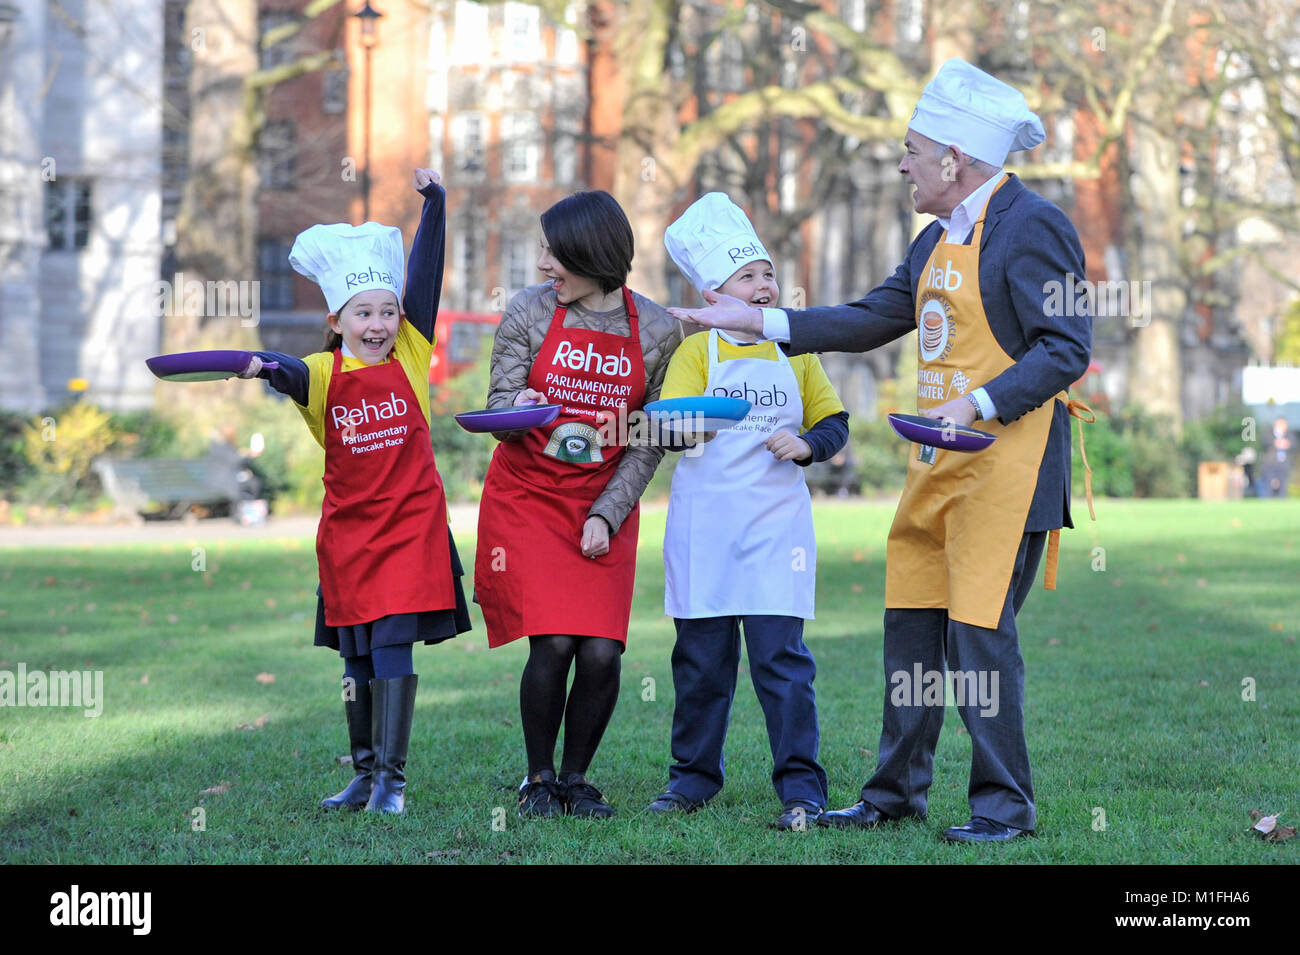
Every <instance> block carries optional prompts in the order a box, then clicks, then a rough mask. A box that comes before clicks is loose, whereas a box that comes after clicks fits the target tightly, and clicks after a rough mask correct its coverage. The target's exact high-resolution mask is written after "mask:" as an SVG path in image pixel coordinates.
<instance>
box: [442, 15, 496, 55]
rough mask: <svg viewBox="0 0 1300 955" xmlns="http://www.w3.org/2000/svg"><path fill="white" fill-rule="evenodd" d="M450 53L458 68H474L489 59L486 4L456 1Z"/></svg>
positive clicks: (490, 51)
mask: <svg viewBox="0 0 1300 955" xmlns="http://www.w3.org/2000/svg"><path fill="white" fill-rule="evenodd" d="M451 52H452V56H453V57H454V58H455V61H456V64H457V65H458V66H474V65H476V64H480V63H482V62H483V61H484V60H486V59H488V58H490V57H491V55H492V46H491V38H490V37H489V36H488V8H487V5H486V4H482V3H471V2H469V0H457V2H456V25H455V28H454V30H453V32H452V42H451Z"/></svg>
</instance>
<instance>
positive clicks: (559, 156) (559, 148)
mask: <svg viewBox="0 0 1300 955" xmlns="http://www.w3.org/2000/svg"><path fill="white" fill-rule="evenodd" d="M581 134H582V120H581V118H580V117H578V116H575V115H573V114H572V113H559V114H557V115H556V117H555V146H554V147H553V148H552V150H551V157H552V161H553V163H554V165H555V183H556V185H560V186H567V185H570V184H572V183H573V182H575V181H576V180H577V178H578V140H579V137H580V136H581Z"/></svg>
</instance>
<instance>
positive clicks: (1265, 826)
mask: <svg viewBox="0 0 1300 955" xmlns="http://www.w3.org/2000/svg"><path fill="white" fill-rule="evenodd" d="M1280 815H1282V814H1281V813H1275V814H1273V815H1271V816H1266V815H1264V813H1263V811H1262V810H1259V809H1252V810H1251V811H1250V818H1251V819H1253V820H1255V824H1254V825H1253V826H1251V827H1250V828H1251V830H1252V831H1254V832H1257V833H1259V836H1260V838H1261V839H1263V840H1264V841H1265V842H1286V841H1287V840H1288V839H1294V838H1295V834H1296V827H1295V826H1279V825H1278V824H1277V820H1278V816H1280Z"/></svg>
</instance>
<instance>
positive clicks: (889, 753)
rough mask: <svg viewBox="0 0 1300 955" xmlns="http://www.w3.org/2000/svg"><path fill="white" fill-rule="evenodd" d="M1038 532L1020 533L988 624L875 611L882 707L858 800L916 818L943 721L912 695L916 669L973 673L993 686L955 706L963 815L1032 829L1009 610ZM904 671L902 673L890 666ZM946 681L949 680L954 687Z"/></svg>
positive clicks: (1013, 610)
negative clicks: (881, 625) (961, 737)
mask: <svg viewBox="0 0 1300 955" xmlns="http://www.w3.org/2000/svg"><path fill="white" fill-rule="evenodd" d="M1046 539H1047V533H1046V532H1045V531H1038V532H1030V533H1027V534H1025V535H1024V536H1023V537H1022V538H1021V540H1020V550H1019V552H1018V553H1017V554H1016V565H1015V569H1014V570H1013V571H1012V574H1011V583H1010V585H1009V586H1008V587H1007V596H1006V601H1005V602H1004V604H1003V606H1002V616H1001V618H1000V619H999V621H998V628H997V629H996V630H989V629H987V628H985V627H976V626H972V625H971V624H966V623H960V622H958V621H956V620H951V619H949V617H948V611H946V610H886V611H885V652H884V656H885V707H884V717H883V718H882V720H881V728H880V751H879V757H878V759H877V762H876V772H875V774H874V775H873V776H872V777H871V779H869V780H868V781H867V784H866V785H865V786H863V787H862V799H863V800H864V801H865V802H869V803H871V804H872V805H873V806H875V807H876V808H877V809H879V810H880V811H881V812H883V813H885V814H886V815H889V816H893V817H901V816H924V815H925V812H926V795H927V793H928V792H929V789H930V781H931V779H932V778H933V775H934V772H933V770H934V748H935V744H936V743H938V741H939V730H940V729H941V728H942V727H943V709H944V708H943V705H942V703H940V704H939V705H932V704H927V703H924V702H922V703H920V705H916V702H917V700H918V697H916V696H915V695H913V690H912V685H913V684H914V683H915V682H916V681H915V679H914V675H915V673H916V672H917V667H918V664H919V669H920V671H921V672H923V673H925V672H938V673H943V672H944V668H945V665H946V666H947V669H948V670H950V671H952V672H954V673H956V672H957V671H961V672H963V673H965V674H968V675H969V674H972V673H974V674H975V678H976V683H977V685H978V681H979V680H984V683H983V684H982V687H983V688H984V689H987V690H994V689H995V688H994V684H993V681H992V678H993V675H994V674H996V676H997V684H996V692H994V693H992V694H986V695H985V699H986V701H987V700H989V697H990V696H991V702H990V703H989V704H988V705H985V704H984V703H982V702H980V700H979V696H980V693H979V692H978V690H977V692H975V693H973V694H972V693H970V692H968V688H969V687H971V685H972V684H971V683H970V682H966V683H965V684H964V686H963V696H965V697H966V700H967V702H966V705H964V706H959V707H958V710H959V712H960V713H961V719H962V722H963V723H964V724H966V729H967V731H968V732H969V733H970V738H971V767H970V789H969V793H968V798H969V801H970V809H971V815H972V816H984V817H985V818H988V819H992V820H994V821H996V822H1000V823H1002V824H1003V825H1006V826H1014V827H1015V828H1017V829H1033V828H1034V820H1035V811H1034V787H1033V782H1032V781H1031V779H1030V773H1029V750H1028V747H1027V746H1026V744H1025V717H1024V701H1025V664H1024V660H1023V659H1021V656H1020V641H1019V637H1018V635H1017V633H1016V614H1017V613H1018V612H1019V611H1020V607H1021V605H1022V604H1023V603H1024V602H1025V598H1026V597H1027V596H1029V591H1030V590H1031V589H1032V588H1033V585H1034V579H1035V577H1036V576H1037V570H1038V562H1039V560H1040V559H1041V557H1042V554H1043V544H1044V542H1045V541H1046ZM900 673H901V674H904V675H905V676H906V679H904V678H900V677H898V676H897V675H898V674H900ZM955 690H956V687H955V686H954V695H956V693H955Z"/></svg>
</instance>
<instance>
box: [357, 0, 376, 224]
mask: <svg viewBox="0 0 1300 955" xmlns="http://www.w3.org/2000/svg"><path fill="white" fill-rule="evenodd" d="M352 16H353V18H354V19H356V20H359V21H360V22H361V46H362V48H364V49H365V51H366V93H365V99H366V102H365V115H364V117H363V123H364V125H363V129H362V138H363V140H364V143H365V147H364V156H363V157H362V162H363V164H364V165H363V168H362V171H361V209H362V215H361V221H362V222H365V221H367V220H368V219H369V218H370V51H371V50H373V49H374V48H375V44H376V43H378V42H379V34H378V30H377V27H378V25H379V18H380V17H382V16H383V14H382V13H380V12H379V11H378V10H376V9H375V8H374V7H372V6H371V5H370V0H366V5H365V6H364V7H362V8H361V9H360V10H358V11H357V12H356V13H354V14H352Z"/></svg>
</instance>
